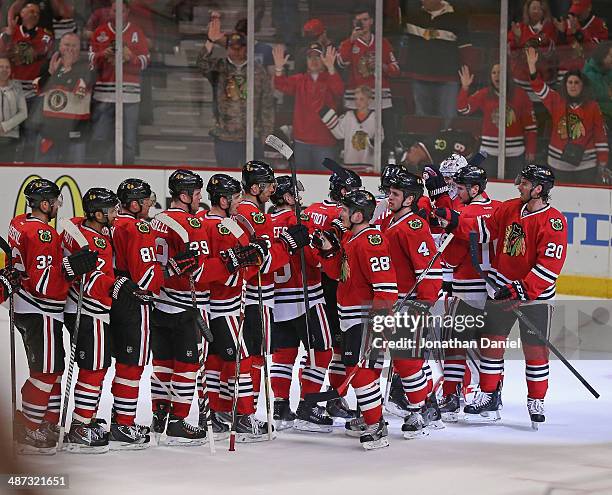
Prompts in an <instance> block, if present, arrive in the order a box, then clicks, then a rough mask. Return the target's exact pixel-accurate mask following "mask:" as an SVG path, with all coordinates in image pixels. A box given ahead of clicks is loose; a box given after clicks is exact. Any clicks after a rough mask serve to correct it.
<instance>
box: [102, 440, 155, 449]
mask: <svg viewBox="0 0 612 495" xmlns="http://www.w3.org/2000/svg"><path fill="white" fill-rule="evenodd" d="M108 445H109V448H110V450H112V451H115V450H144V449H148V448H149V447H150V446H151V442H150V441H149V442H142V443H136V442H121V441H118V440H111V441H110V442H109V443H108Z"/></svg>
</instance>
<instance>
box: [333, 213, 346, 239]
mask: <svg viewBox="0 0 612 495" xmlns="http://www.w3.org/2000/svg"><path fill="white" fill-rule="evenodd" d="M331 226H332V227H333V229H334V231H335V232H336V237H338V239H339V240H342V236H343V235H344V233H345V232H346V227H345V226H344V224H343V223H342V220H340V219H339V218H336V219H334V220H332V222H331Z"/></svg>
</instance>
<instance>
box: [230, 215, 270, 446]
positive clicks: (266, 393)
mask: <svg viewBox="0 0 612 495" xmlns="http://www.w3.org/2000/svg"><path fill="white" fill-rule="evenodd" d="M236 220H237V221H239V222H240V223H241V224H242V225H244V227H245V228H246V229H247V230H248V231H249V233H250V234H251V237H255V230H254V229H253V226H252V225H251V224H250V223H249V222H248V220H246V218H244V216H243V215H236ZM247 225H248V227H247ZM236 226H237V227H238V228H240V227H239V226H238V225H236ZM243 232H244V231H243ZM262 261H263V260H262ZM257 305H258V309H259V321H260V327H261V337H262V355H263V367H264V370H263V371H264V389H265V390H264V397H265V401H266V417H267V423H268V440H273V432H272V421H273V419H274V418H273V413H272V399H271V397H272V392H271V390H270V388H271V381H270V369H269V367H268V336H267V334H266V326H265V325H264V304H263V291H262V288H261V270H257ZM253 393H255V391H253ZM257 393H259V390H258V391H257Z"/></svg>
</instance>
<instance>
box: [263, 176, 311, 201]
mask: <svg viewBox="0 0 612 495" xmlns="http://www.w3.org/2000/svg"><path fill="white" fill-rule="evenodd" d="M297 190H298V192H302V191H304V186H303V185H302V183H301V182H300V181H299V180H298V181H297ZM285 193H289V194H291V195H292V196H295V191H294V190H293V178H292V177H291V176H290V175H281V176H279V177H277V178H276V190H275V191H274V194H272V196H270V200H271V201H272V202H273V203H274V204H275V205H277V206H278V205H281V204H283V203H284V202H285V200H284V199H283V196H284V195H285Z"/></svg>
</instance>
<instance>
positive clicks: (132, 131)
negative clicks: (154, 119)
mask: <svg viewBox="0 0 612 495" xmlns="http://www.w3.org/2000/svg"><path fill="white" fill-rule="evenodd" d="M115 9H116V3H115V2H113V4H112V6H111V12H112V16H111V20H110V21H109V22H108V23H106V24H105V25H103V26H100V27H98V29H96V31H95V32H94V34H93V37H92V40H91V46H90V49H89V59H90V61H91V63H92V64H93V66H94V68H95V69H96V70H97V72H98V77H97V81H96V85H95V86H94V93H93V99H94V106H93V114H92V119H91V120H92V136H91V141H92V143H91V144H92V150H91V151H92V153H91V155H92V156H93V158H94V161H96V162H101V163H114V147H113V146H109V145H108V143H109V141H110V142H112V141H113V140H114V139H113V138H114V129H115V101H116V91H117V88H116V86H115V53H116V49H115V43H116V41H115V27H114V26H115V12H116V10H115ZM129 15H130V9H129V5H128V4H127V2H126V1H125V0H124V3H123V23H124V28H123V36H122V40H123V53H122V60H123V88H122V90H123V91H122V93H123V163H126V164H133V163H134V160H135V158H136V151H137V147H138V112H139V106H140V77H141V72H142V71H144V70H145V69H146V68H147V67H148V65H149V62H150V55H149V48H148V43H147V39H146V37H145V34H144V33H143V31H142V30H141V29H140V28H139V27H138V26H136V25H135V24H132V23H131V22H129V21H128V16H129Z"/></svg>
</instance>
